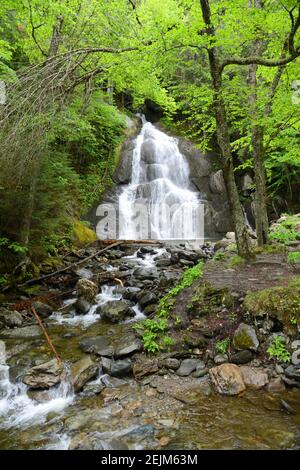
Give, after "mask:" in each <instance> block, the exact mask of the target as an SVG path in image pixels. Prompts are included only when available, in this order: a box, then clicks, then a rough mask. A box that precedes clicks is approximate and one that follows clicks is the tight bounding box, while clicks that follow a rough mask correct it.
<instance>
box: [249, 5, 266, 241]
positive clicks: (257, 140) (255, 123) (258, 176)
mask: <svg viewBox="0 0 300 470" xmlns="http://www.w3.org/2000/svg"><path fill="white" fill-rule="evenodd" d="M249 6H250V8H251V7H252V8H259V9H260V8H262V0H250V2H249ZM263 48H264V43H263V41H262V39H259V31H258V39H256V40H255V41H254V42H253V45H252V51H251V53H252V55H254V56H257V57H261V55H262V52H263ZM257 69H258V65H257V64H251V65H250V66H249V73H248V85H249V87H250V96H249V105H250V116H251V120H252V135H251V143H252V157H253V166H254V182H255V201H254V203H255V228H256V235H257V243H258V246H262V245H264V244H265V243H267V241H268V232H269V220H268V211H267V189H266V173H265V166H264V153H265V152H264V144H263V139H264V129H263V126H262V125H261V124H259V117H260V116H259V110H258V107H257Z"/></svg>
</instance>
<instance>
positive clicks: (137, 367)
mask: <svg viewBox="0 0 300 470" xmlns="http://www.w3.org/2000/svg"><path fill="white" fill-rule="evenodd" d="M158 369H159V367H158V361H157V359H145V360H144V361H143V362H140V363H136V364H134V365H133V369H132V370H133V375H134V377H135V378H136V379H137V380H140V379H141V378H142V377H145V376H146V375H151V374H155V372H157V371H158Z"/></svg>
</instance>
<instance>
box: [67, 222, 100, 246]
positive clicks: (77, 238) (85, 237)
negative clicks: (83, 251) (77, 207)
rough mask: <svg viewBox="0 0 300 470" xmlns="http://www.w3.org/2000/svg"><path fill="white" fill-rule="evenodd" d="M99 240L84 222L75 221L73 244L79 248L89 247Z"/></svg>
mask: <svg viewBox="0 0 300 470" xmlns="http://www.w3.org/2000/svg"><path fill="white" fill-rule="evenodd" d="M96 240H97V235H96V233H95V232H94V231H93V230H91V229H90V228H88V227H87V226H86V225H85V224H84V223H83V222H80V221H79V220H75V221H74V224H73V243H74V245H77V246H84V245H88V244H89V243H93V242H95V241H96Z"/></svg>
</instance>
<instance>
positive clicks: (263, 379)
mask: <svg viewBox="0 0 300 470" xmlns="http://www.w3.org/2000/svg"><path fill="white" fill-rule="evenodd" d="M240 371H241V373H242V377H243V380H244V384H245V385H246V386H247V387H249V388H252V389H254V390H258V389H260V388H262V387H264V386H265V385H267V384H268V383H269V378H268V374H267V372H266V371H265V370H260V369H256V368H254V367H249V366H241V367H240Z"/></svg>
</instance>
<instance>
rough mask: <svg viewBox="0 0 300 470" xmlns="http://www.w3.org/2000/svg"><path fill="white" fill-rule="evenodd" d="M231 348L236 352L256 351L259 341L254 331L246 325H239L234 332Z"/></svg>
mask: <svg viewBox="0 0 300 470" xmlns="http://www.w3.org/2000/svg"><path fill="white" fill-rule="evenodd" d="M233 346H234V348H235V349H237V350H241V349H251V350H253V351H257V349H258V346H259V341H258V339H257V336H256V332H255V329H254V328H253V327H252V326H250V325H247V324H246V323H241V324H240V325H239V326H238V328H237V329H236V330H235V332H234V335H233Z"/></svg>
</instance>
